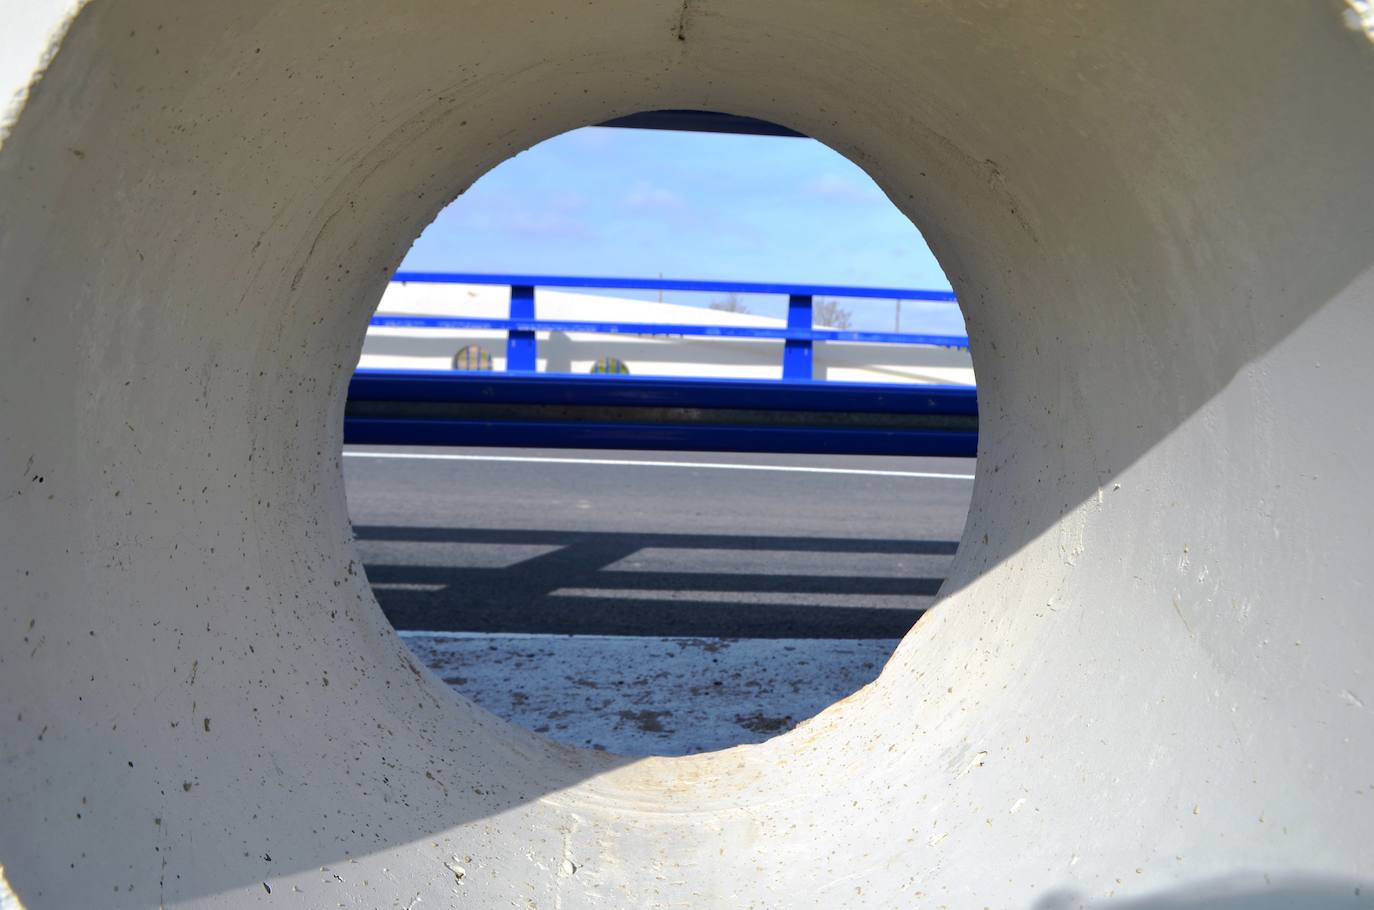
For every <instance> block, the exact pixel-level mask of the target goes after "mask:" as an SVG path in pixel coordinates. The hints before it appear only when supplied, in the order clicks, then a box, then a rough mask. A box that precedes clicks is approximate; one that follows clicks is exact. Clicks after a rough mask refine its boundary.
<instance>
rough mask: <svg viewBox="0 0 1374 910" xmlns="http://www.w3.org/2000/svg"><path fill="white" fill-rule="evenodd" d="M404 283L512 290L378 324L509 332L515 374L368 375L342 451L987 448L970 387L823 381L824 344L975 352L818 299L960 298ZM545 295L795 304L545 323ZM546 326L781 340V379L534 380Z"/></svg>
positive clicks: (691, 285) (518, 278) (351, 399)
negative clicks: (490, 303)
mask: <svg viewBox="0 0 1374 910" xmlns="http://www.w3.org/2000/svg"><path fill="white" fill-rule="evenodd" d="M394 280H395V281H398V282H426V283H440V284H487V285H507V286H509V287H510V288H511V304H510V315H509V318H507V319H475V318H474V319H468V318H449V317H425V316H376V317H374V318H373V320H372V324H373V325H376V326H399V327H423V328H459V329H495V330H502V331H505V332H507V345H506V358H507V371H508V372H507V373H506V374H500V373H496V374H493V373H490V372H460V371H459V372H446V373H436V372H422V371H385V370H359V371H358V372H357V373H356V374H355V375H354V377H353V381H352V382H351V383H350V386H349V394H348V405H347V409H346V412H345V421H344V441H345V442H349V443H371V444H400V445H465V446H471V445H476V446H529V447H541V448H542V447H549V448H560V447H561V448H616V449H656V450H690V451H731V452H779V453H781V452H796V453H821V454H866V455H944V456H955V457H972V456H973V455H975V454H976V451H977V444H978V405H977V395H976V392H975V390H974V389H973V388H971V387H967V386H936V385H913V384H906V385H900V384H886V383H883V384H876V383H828V382H815V381H813V380H812V348H813V345H814V342H816V341H868V342H887V343H898V344H924V345H939V346H945V347H959V348H964V347H967V346H968V339H967V338H966V337H963V336H950V335H922V334H913V333H900V332H852V331H848V330H834V329H816V328H815V327H814V326H813V319H814V300H815V298H816V297H850V298H861V299H863V298H869V299H875V298H876V299H887V300H930V301H940V302H947V303H953V302H954V295H953V294H952V293H950V292H949V291H923V290H909V289H900V288H856V287H842V286H833V285H791V284H763V283H745V282H725V281H679V280H674V279H626V278H570V277H563V276H549V275H487V274H468V273H459V274H455V273H446V272H445V273H433V272H398V273H397V274H396V276H395V279H394ZM537 287H563V288H570V287H571V288H601V289H607V290H649V291H654V290H660V291H698V292H707V293H721V292H726V293H737V294H738V293H743V294H778V295H785V296H786V297H787V299H788V310H787V326H786V328H777V327H763V326H719V325H716V326H712V325H677V324H661V323H629V322H593V321H587V322H582V321H555V320H541V319H537V318H535V309H534V295H535V288H537ZM541 331H567V332H615V333H622V334H639V335H704V336H719V337H732V338H767V339H775V340H781V341H783V378H782V379H781V380H776V379H769V380H746V379H696V378H692V379H682V378H667V377H664V378H646V377H641V376H626V375H618V374H614V373H612V374H606V375H592V376H573V375H567V374H543V375H537V374H536V365H537V356H538V350H537V344H538V342H537V335H536V333H537V332H541Z"/></svg>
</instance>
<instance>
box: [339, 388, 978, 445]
mask: <svg viewBox="0 0 1374 910" xmlns="http://www.w3.org/2000/svg"><path fill="white" fill-rule="evenodd" d="M344 441H345V442H349V443H371V444H394V445H436V446H449V445H453V446H516V447H519V446H532V447H540V448H581V449H661V450H674V451H699V452H793V453H814V454H830V455H943V456H951V457H972V456H973V455H974V454H976V452H977V447H978V402H977V393H976V392H975V390H974V389H972V388H969V387H967V386H919V385H909V386H901V385H887V384H869V383H819V382H787V381H779V380H750V379H686V380H684V379H672V380H663V379H646V378H643V377H638V376H615V375H591V376H566V375H559V376H554V377H545V376H519V375H512V374H502V373H494V374H493V373H485V374H480V373H467V374H462V373H459V374H454V375H448V374H443V373H424V372H398V371H385V370H360V371H358V372H357V373H355V374H354V376H353V381H352V382H351V383H350V385H349V390H348V404H347V408H346V411H345V419H344Z"/></svg>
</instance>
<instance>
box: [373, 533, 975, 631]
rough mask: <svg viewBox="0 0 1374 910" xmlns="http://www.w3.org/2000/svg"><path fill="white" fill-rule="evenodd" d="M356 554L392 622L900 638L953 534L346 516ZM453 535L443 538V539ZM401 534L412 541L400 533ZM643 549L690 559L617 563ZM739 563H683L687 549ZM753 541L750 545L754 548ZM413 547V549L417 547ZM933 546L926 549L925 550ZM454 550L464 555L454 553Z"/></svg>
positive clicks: (931, 591)
mask: <svg viewBox="0 0 1374 910" xmlns="http://www.w3.org/2000/svg"><path fill="white" fill-rule="evenodd" d="M354 534H355V536H356V538H357V540H358V542H359V546H360V548H361V549H362V550H363V552H364V554H365V556H364V559H365V565H364V568H365V569H366V571H367V577H368V579H369V581H370V582H371V583H372V585H373V590H374V592H375V594H376V596H377V600H378V602H379V603H380V604H381V606H382V609H383V610H384V611H386V614H387V617H388V619H390V620H391V622H392V624H393V625H395V626H396V628H398V629H426V630H434V631H468V632H530V633H552V634H603V635H684V636H703V637H705V636H709V637H721V638H900V637H902V636H903V635H905V634H906V632H907V631H908V630H909V629H910V628H911V626H912V625H913V624H914V623H915V622H916V620H917V619H918V618H919V617H920V615H921V613H922V612H923V611H924V609H925V608H926V607H927V606H928V605H929V603H930V602H931V600H932V599H933V598H934V596H935V594H936V593H937V592H938V591H939V589H940V585H941V584H942V582H943V568H944V564H945V563H946V562H947V561H948V559H949V558H950V557H952V556H953V554H954V552H955V549H956V548H957V546H958V544H957V543H956V542H954V541H913V540H856V539H853V538H818V537H777V536H733V535H719V534H640V533H616V532H581V531H579V532H567V531H540V530H514V531H512V530H468V529H450V528H414V527H393V526H369V525H362V526H355V528H354ZM436 544H437V545H445V544H448V545H452V550H451V551H450V550H446V548H444V547H443V546H440V547H438V548H437V549H436V547H435V545H436ZM407 545H409V546H407ZM493 545H495V546H498V547H500V546H503V547H507V548H511V550H512V551H515V550H517V549H518V548H520V547H524V548H526V549H527V551H528V550H529V549H530V548H535V549H536V551H537V553H536V555H532V556H528V558H517V559H515V560H514V561H511V562H507V563H506V564H502V565H495V566H493V565H471V564H460V565H444V564H441V563H443V562H445V561H449V560H446V559H444V558H442V557H443V556H445V555H446V554H447V553H451V552H458V551H460V550H461V549H462V548H464V547H467V548H473V547H474V546H486V547H488V548H490V547H492V546H493ZM651 549H661V550H666V551H672V552H683V553H685V555H686V556H687V561H688V564H686V565H680V566H674V565H668V566H666V567H664V568H661V569H650V570H638V569H636V568H634V566H633V564H631V565H629V566H622V565H617V564H621V563H624V562H625V561H626V560H629V559H630V558H631V557H633V556H634V555H635V554H637V553H641V552H644V551H648V550H651ZM707 550H710V551H718V552H725V553H727V554H732V555H738V557H739V562H740V564H741V566H743V567H744V570H742V571H741V570H731V571H725V572H707V571H700V570H696V571H693V570H691V569H692V567H691V565H690V560H691V551H707ZM750 554H754V557H755V558H753V559H751V558H750ZM822 554H830V555H831V556H832V557H835V556H836V555H838V558H839V559H840V560H841V562H840V564H841V565H843V558H844V557H845V556H848V555H852V556H854V557H856V558H857V557H860V556H862V555H863V554H879V555H884V556H887V557H889V560H888V561H889V562H892V561H893V560H891V559H890V557H893V556H896V557H903V556H906V557H913V560H912V561H913V563H918V564H919V566H920V567H921V568H923V569H926V570H927V571H928V570H929V569H931V568H932V567H934V568H938V569H940V572H939V573H938V574H915V573H913V574H898V575H895V576H885V577H874V576H873V575H870V574H863V575H861V574H853V575H851V574H844V573H843V572H842V571H840V572H837V571H835V570H834V568H833V566H832V567H831V568H830V570H829V571H826V570H824V569H821V570H819V571H818V570H817V568H816V566H817V565H821V564H822V563H823V562H824V559H823V555H822ZM417 557H418V558H417ZM931 557H937V559H932V558H931ZM460 561H461V560H460Z"/></svg>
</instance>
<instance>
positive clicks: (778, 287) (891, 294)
mask: <svg viewBox="0 0 1374 910" xmlns="http://www.w3.org/2000/svg"><path fill="white" fill-rule="evenodd" d="M391 280H392V281H396V282H399V283H401V284H406V283H410V282H415V283H419V284H494V285H506V286H510V287H536V288H599V289H601V290H608V291H610V290H624V291H701V292H705V293H712V294H729V293H732V292H733V293H736V294H786V295H788V296H798V297H801V296H806V297H857V298H872V299H877V300H932V301H938V302H943V303H954V302H955V297H954V292H953V291H931V290H914V289H911V288H871V287H848V286H845V285H838V284H781V283H777V282H749V281H693V280H689V279H677V278H584V277H576V276H569V275H495V274H487V273H485V272H397V273H396V274H395V275H394V276H392V279H391Z"/></svg>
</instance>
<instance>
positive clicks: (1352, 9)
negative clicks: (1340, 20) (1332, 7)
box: [1345, 0, 1374, 41]
mask: <svg viewBox="0 0 1374 910" xmlns="http://www.w3.org/2000/svg"><path fill="white" fill-rule="evenodd" d="M1345 5H1346V6H1347V7H1348V9H1347V10H1346V12H1345V21H1346V23H1347V24H1348V25H1349V26H1350V27H1351V28H1352V29H1359V30H1361V31H1363V32H1364V34H1365V37H1366V38H1368V39H1369V40H1370V41H1374V0H1345Z"/></svg>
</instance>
